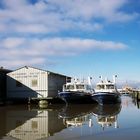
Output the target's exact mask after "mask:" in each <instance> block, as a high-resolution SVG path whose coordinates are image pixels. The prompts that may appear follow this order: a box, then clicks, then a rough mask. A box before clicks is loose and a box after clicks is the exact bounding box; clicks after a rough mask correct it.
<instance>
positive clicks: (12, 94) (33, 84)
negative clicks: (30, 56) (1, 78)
mask: <svg viewBox="0 0 140 140" xmlns="http://www.w3.org/2000/svg"><path fill="white" fill-rule="evenodd" d="M66 79H67V76H65V75H61V74H58V73H54V72H50V71H46V70H41V69H38V68H34V67H29V66H25V67H22V68H19V69H17V70H15V71H13V72H10V73H8V74H7V97H8V98H33V97H35V98H46V97H55V96H57V93H58V90H59V91H61V90H62V86H63V84H65V83H66Z"/></svg>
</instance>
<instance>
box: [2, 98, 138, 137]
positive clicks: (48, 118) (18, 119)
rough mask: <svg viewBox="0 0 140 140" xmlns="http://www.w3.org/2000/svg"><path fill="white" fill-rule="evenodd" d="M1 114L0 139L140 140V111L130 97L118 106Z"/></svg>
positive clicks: (18, 110) (7, 109) (32, 108)
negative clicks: (132, 139) (130, 139)
mask: <svg viewBox="0 0 140 140" xmlns="http://www.w3.org/2000/svg"><path fill="white" fill-rule="evenodd" d="M120 111H121V113H120ZM0 112H2V113H1V115H0V139H2V138H3V139H4V138H6V139H19V140H37V139H38V140H39V139H49V140H56V139H57V140H62V139H81V140H82V139H88V138H87V136H88V137H89V139H102V138H105V139H108V140H109V139H114V140H117V139H125V138H126V139H129V137H130V138H132V137H135V138H134V139H139V130H140V121H139V116H140V111H139V109H138V108H137V107H136V106H135V104H134V103H133V100H132V98H131V97H129V96H127V97H126V96H122V103H121V104H116V105H103V106H101V105H98V104H90V105H88V104H85V105H84V104H80V105H68V106H65V104H64V105H61V106H60V105H51V106H47V108H45V109H40V108H38V107H36V106H30V108H29V107H28V106H20V105H18V106H5V107H0ZM118 118H119V119H118ZM117 121H118V123H117ZM118 124H119V125H120V127H119V129H114V128H118ZM103 130H105V131H103ZM132 132H133V133H134V134H133V133H132ZM89 139H88V140H89Z"/></svg>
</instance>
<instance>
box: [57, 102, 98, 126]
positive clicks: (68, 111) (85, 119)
mask: <svg viewBox="0 0 140 140" xmlns="http://www.w3.org/2000/svg"><path fill="white" fill-rule="evenodd" d="M95 106H96V105H88V104H80V105H78V104H74V105H68V106H65V108H63V110H62V111H61V112H59V117H60V118H63V123H64V125H66V127H69V126H75V127H76V126H82V125H84V124H87V123H88V124H89V126H91V124H92V122H91V117H92V110H93V108H94V107H95Z"/></svg>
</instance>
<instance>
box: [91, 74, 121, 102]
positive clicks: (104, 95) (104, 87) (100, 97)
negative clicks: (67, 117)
mask: <svg viewBox="0 0 140 140" xmlns="http://www.w3.org/2000/svg"><path fill="white" fill-rule="evenodd" d="M115 78H116V76H114V77H113V79H114V80H113V82H111V81H110V80H107V79H105V80H103V79H102V78H101V81H100V82H99V83H97V84H96V88H95V93H94V94H93V96H92V99H93V100H95V101H97V102H98V103H99V104H101V105H103V104H115V103H119V102H121V97H120V93H119V92H118V90H117V87H116V80H115Z"/></svg>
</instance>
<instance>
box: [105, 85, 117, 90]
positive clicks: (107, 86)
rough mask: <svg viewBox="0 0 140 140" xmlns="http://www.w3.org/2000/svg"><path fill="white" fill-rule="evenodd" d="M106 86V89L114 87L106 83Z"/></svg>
mask: <svg viewBox="0 0 140 140" xmlns="http://www.w3.org/2000/svg"><path fill="white" fill-rule="evenodd" d="M106 88H107V89H114V88H115V87H114V85H106Z"/></svg>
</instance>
